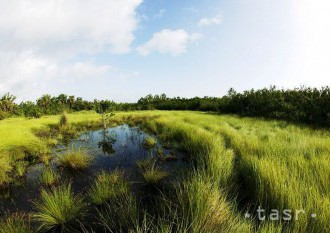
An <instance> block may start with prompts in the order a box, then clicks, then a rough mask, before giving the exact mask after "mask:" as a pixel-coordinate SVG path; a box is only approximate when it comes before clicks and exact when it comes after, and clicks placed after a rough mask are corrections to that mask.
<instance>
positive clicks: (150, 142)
mask: <svg viewBox="0 0 330 233" xmlns="http://www.w3.org/2000/svg"><path fill="white" fill-rule="evenodd" d="M156 144H157V140H156V138H154V137H150V136H149V137H146V138H145V140H144V142H143V145H144V147H145V148H147V149H151V148H153V147H154V146H155V145H156Z"/></svg>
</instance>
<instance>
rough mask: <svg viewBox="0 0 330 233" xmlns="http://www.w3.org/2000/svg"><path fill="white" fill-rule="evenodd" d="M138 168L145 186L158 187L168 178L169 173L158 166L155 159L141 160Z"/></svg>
mask: <svg viewBox="0 0 330 233" xmlns="http://www.w3.org/2000/svg"><path fill="white" fill-rule="evenodd" d="M137 166H138V167H139V168H140V171H139V174H140V175H141V178H142V183H143V184H144V185H145V186H157V185H159V184H160V183H161V182H162V181H163V180H164V179H165V178H166V177H167V176H168V173H167V172H165V171H163V170H162V169H161V168H160V167H158V166H157V165H156V161H155V160H154V159H153V158H149V159H145V160H139V161H138V162H137Z"/></svg>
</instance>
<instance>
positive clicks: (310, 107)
mask: <svg viewBox="0 0 330 233" xmlns="http://www.w3.org/2000/svg"><path fill="white" fill-rule="evenodd" d="M15 99H16V98H15V97H14V96H13V95H11V94H5V95H4V96H3V97H2V98H1V99H0V119H4V118H6V117H9V116H11V115H23V116H27V117H40V116H42V115H49V114H58V113H61V112H63V111H68V112H74V111H81V110H95V111H96V112H98V113H104V112H110V111H127V110H152V109H159V110H199V111H214V112H222V113H234V114H238V115H243V116H258V117H266V118H275V119H284V120H289V121H294V122H304V123H309V124H314V125H321V126H330V88H329V87H323V88H321V89H316V88H305V87H301V88H297V89H293V90H284V89H276V88H275V87H271V88H269V89H267V88H264V89H261V90H254V89H252V90H249V91H244V92H243V93H238V92H236V91H235V90H233V89H230V90H229V91H228V94H227V95H225V96H223V97H221V98H219V97H203V98H200V97H194V98H181V97H174V98H169V97H167V96H166V95H165V94H161V95H154V96H153V95H147V96H146V97H143V98H140V99H139V101H138V102H137V103H115V102H114V101H110V100H96V99H95V100H94V101H87V100H83V99H82V98H80V97H78V98H76V97H75V96H67V95H64V94H61V95H59V96H57V97H55V96H50V95H43V96H42V97H40V98H39V99H37V101H36V102H31V101H27V102H22V103H20V104H16V103H15Z"/></svg>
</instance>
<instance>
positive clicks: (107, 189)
mask: <svg viewBox="0 0 330 233" xmlns="http://www.w3.org/2000/svg"><path fill="white" fill-rule="evenodd" d="M128 191H129V185H128V183H127V181H125V179H124V173H123V172H121V171H119V170H115V171H113V172H110V173H106V172H104V171H103V172H101V173H100V174H99V175H98V176H97V177H96V180H95V181H94V184H93V186H92V188H91V190H90V192H89V196H90V198H91V201H92V203H93V204H95V205H102V204H104V203H105V202H107V201H109V200H110V199H111V198H116V197H119V196H122V195H124V194H127V193H128Z"/></svg>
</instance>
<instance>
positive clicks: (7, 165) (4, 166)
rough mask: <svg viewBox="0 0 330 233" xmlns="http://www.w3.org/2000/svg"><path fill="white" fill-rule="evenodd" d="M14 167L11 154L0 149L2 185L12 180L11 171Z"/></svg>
mask: <svg viewBox="0 0 330 233" xmlns="http://www.w3.org/2000/svg"><path fill="white" fill-rule="evenodd" d="M12 169H13V167H12V165H11V159H10V156H9V155H8V154H7V153H4V152H1V151H0V185H2V184H5V183H8V182H9V181H10V176H9V173H10V172H11V171H12Z"/></svg>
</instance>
